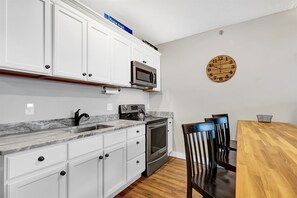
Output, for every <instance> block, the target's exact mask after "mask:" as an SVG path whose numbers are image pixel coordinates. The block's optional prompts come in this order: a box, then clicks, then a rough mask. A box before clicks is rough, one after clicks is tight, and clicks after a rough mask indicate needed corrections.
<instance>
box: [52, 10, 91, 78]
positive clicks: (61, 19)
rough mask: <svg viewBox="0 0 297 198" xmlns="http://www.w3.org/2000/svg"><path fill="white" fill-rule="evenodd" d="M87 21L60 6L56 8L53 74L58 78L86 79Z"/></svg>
mask: <svg viewBox="0 0 297 198" xmlns="http://www.w3.org/2000/svg"><path fill="white" fill-rule="evenodd" d="M86 34H87V21H86V20H85V19H84V18H82V17H81V16H79V15H78V14H77V13H74V12H71V11H70V10H68V9H65V8H63V7H61V6H59V5H55V7H54V50H53V52H54V56H53V66H54V69H53V74H54V76H58V77H65V78H72V79H80V80H84V79H85V78H86V53H87V48H86V44H87V42H86V38H87V36H86Z"/></svg>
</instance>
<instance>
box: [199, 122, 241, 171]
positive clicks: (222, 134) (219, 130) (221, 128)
mask: <svg viewBox="0 0 297 198" xmlns="http://www.w3.org/2000/svg"><path fill="white" fill-rule="evenodd" d="M204 120H205V121H206V122H213V123H214V124H215V132H216V135H217V139H216V140H217V144H218V148H219V149H218V164H219V165H220V166H222V167H224V168H225V169H227V170H231V171H233V172H236V151H232V150H231V149H230V144H229V142H230V133H229V130H228V128H229V127H228V123H227V118H226V117H218V118H205V119H204Z"/></svg>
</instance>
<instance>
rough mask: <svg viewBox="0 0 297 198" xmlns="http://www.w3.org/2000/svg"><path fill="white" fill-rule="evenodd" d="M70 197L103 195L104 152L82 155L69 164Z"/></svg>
mask: <svg viewBox="0 0 297 198" xmlns="http://www.w3.org/2000/svg"><path fill="white" fill-rule="evenodd" d="M68 172H69V180H68V194H69V198H82V197H87V198H101V197H103V183H102V182H103V152H102V151H101V152H98V153H96V154H93V155H91V156H88V157H81V158H79V159H78V160H74V161H72V162H70V163H69V165H68Z"/></svg>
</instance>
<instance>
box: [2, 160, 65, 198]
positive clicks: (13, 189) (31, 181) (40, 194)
mask: <svg viewBox="0 0 297 198" xmlns="http://www.w3.org/2000/svg"><path fill="white" fill-rule="evenodd" d="M66 174H67V172H66V167H65V166H61V167H59V168H56V169H53V170H48V171H44V172H43V173H40V174H34V175H33V174H32V175H31V176H30V177H26V178H24V179H20V180H17V181H15V182H13V183H9V184H7V198H67V190H66V189H67V176H66Z"/></svg>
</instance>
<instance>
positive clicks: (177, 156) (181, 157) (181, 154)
mask: <svg viewBox="0 0 297 198" xmlns="http://www.w3.org/2000/svg"><path fill="white" fill-rule="evenodd" d="M170 156H171V157H176V158H180V159H186V155H185V154H184V153H180V152H175V151H172V152H171V153H170Z"/></svg>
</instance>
